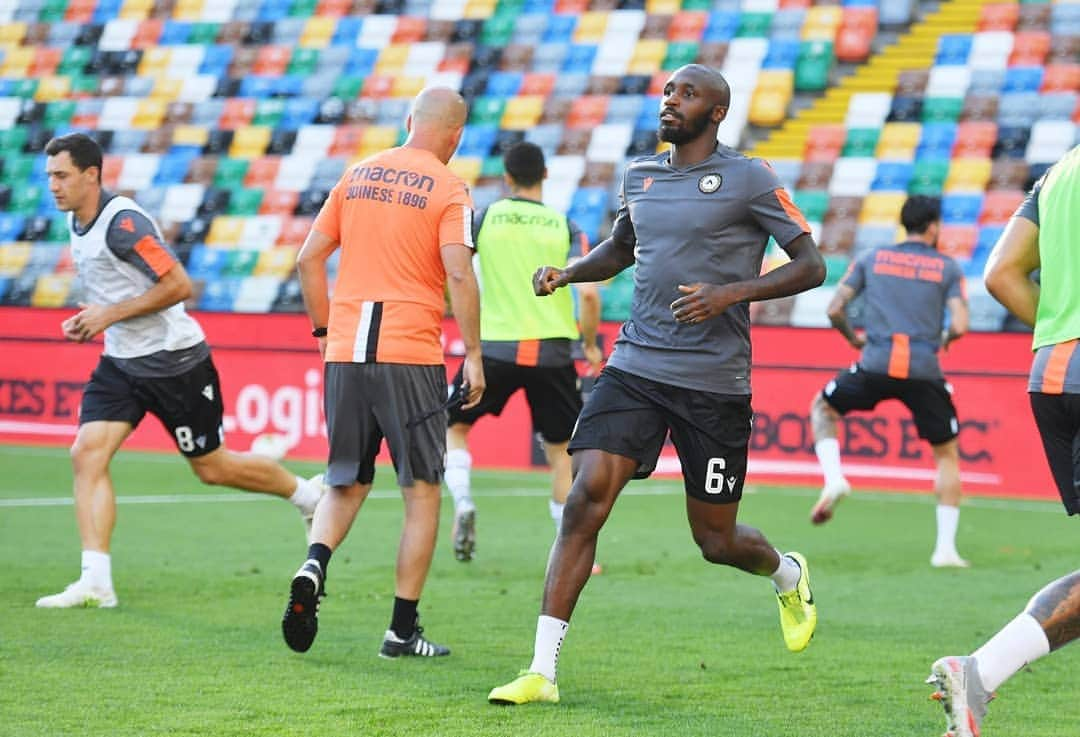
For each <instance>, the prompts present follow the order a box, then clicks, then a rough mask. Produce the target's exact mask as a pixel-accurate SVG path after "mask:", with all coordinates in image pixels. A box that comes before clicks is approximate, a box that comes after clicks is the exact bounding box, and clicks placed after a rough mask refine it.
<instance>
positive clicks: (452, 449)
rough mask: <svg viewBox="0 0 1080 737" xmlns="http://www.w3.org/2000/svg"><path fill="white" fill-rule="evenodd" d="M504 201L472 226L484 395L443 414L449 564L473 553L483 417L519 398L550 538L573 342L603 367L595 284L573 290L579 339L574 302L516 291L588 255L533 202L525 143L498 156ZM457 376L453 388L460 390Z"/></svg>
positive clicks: (573, 409) (571, 228) (562, 467)
mask: <svg viewBox="0 0 1080 737" xmlns="http://www.w3.org/2000/svg"><path fill="white" fill-rule="evenodd" d="M503 162H504V164H505V167H506V174H505V178H506V183H507V185H508V186H509V188H510V196H509V197H507V198H505V199H501V200H498V201H497V202H494V203H492V204H491V205H490V206H489V207H488V208H487V209H486V210H485V211H484V212H482V213H481V214H480V216H479V217H477V218H476V220H475V222H474V223H473V237H474V239H475V241H476V252H477V262H478V266H479V279H480V284H481V291H480V306H481V310H480V315H481V317H480V345H481V349H482V352H483V362H484V377H485V379H486V380H487V388H486V389H485V391H484V399H483V400H482V401H481V402H480V404H478V405H477V406H475V407H473V408H472V409H468V410H463V409H459V408H454V409H451V410H450V427H449V428H448V430H447V433H446V448H447V450H446V485H447V487H448V488H449V489H450V493H451V495H452V496H453V499H454V535H453V537H454V555H455V557H456V558H457V559H458V560H460V561H468V560H472V555H473V550H474V548H475V546H476V505H475V504H474V502H473V500H472V496H471V494H470V489H469V469H470V466H471V465H472V456H470V455H469V448H468V437H469V430H470V429H471V428H472V426H473V424H474V423H475V422H476V421H477V420H478V419H480V418H481V417H484V416H485V415H499V414H500V413H501V412H502V410H503V407H505V406H506V402H507V401H508V400H509V399H510V397H511V396H513V394H514V393H515V392H516V391H518V390H519V389H524V390H525V398H526V400H527V401H528V403H529V411H530V413H531V414H532V419H533V425H534V426H535V427H536V428H537V429H538V430H539V433H540V437H541V439H542V440H543V442H544V453H545V455H546V456H547V461H548V465H549V466H551V477H552V488H551V501H550V502H549V509H550V511H551V518H552V519H553V520H554V521H555V529H556V531H558V529H559V523H560V522H561V521H562V512H563V505H564V504H565V503H566V495H567V493H569V491H570V456H569V455H568V454H567V452H566V445H567V443H568V442H569V440H570V433H571V431H573V429H574V422H575V421H576V420H577V416H578V413H579V412H581V390H580V388H579V383H580V382H579V380H578V375H577V369H576V368H575V367H574V360H573V358H571V349H572V344H573V343H574V342H575V341H577V340H578V339H579V338H581V341H582V349H583V351H584V354H585V358H586V359H587V360H588V362H589V364H590V366H591V368H592V370H593V371H599V370H600V364H601V362H602V360H603V355H602V354H601V351H600V347H599V346H598V345H597V344H596V326H597V324H599V322H600V296H599V290H597V288H596V285H595V284H581V285H579V286H578V294H579V296H580V298H581V330H580V332H579V331H578V323H577V320H576V319H575V317H574V299H573V296H572V295H571V294H570V292H568V291H566V292H561V293H559V294H556V295H554V296H553V297H552V298H550V299H542V298H540V297H537V296H536V295H533V294H530V293H529V292H527V291H524V290H523V289H522V288H521V287H522V285H523V284H528V283H529V281H530V280H531V279H532V275H533V272H535V271H536V269H537V268H538V267H540V266H542V265H544V264H546V263H560V264H566V263H567V261H568V259H572V258H579V257H581V256H583V255H584V254H585V253H587V252H588V250H589V242H588V238H587V237H586V235H585V234H584V233H582V232H581V230H580V229H579V228H578V227H577V226H576V225H575V224H574V223H573V222H571V221H570V220H568V219H567V218H566V216H564V215H562V214H561V213H559V212H557V211H555V210H553V209H552V208H550V207H547V206H546V205H544V204H543V203H542V202H541V199H542V195H543V181H544V178H545V177H546V176H547V168H546V167H545V164H544V152H543V151H542V150H541V149H540V147H539V146H537V145H536V144H533V143H527V142H522V143H518V144H516V145H514V146H513V147H512V148H510V149H509V150H508V151H507V152H506V154H505V155H504V156H503ZM461 382H462V372H461V371H458V374H457V377H456V378H455V379H454V386H455V387H460V386H461Z"/></svg>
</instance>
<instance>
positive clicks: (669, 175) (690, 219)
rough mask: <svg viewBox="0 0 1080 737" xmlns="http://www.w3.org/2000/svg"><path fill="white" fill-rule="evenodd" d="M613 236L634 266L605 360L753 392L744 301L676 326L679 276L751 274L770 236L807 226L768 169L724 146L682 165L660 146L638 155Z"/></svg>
mask: <svg viewBox="0 0 1080 737" xmlns="http://www.w3.org/2000/svg"><path fill="white" fill-rule="evenodd" d="M620 199H621V204H620V207H619V210H618V212H617V213H616V216H615V224H614V226H613V227H612V234H611V237H612V239H613V240H614V241H615V242H616V243H618V244H620V245H622V246H623V247H625V248H632V249H633V251H634V258H635V260H636V265H637V268H636V270H635V272H634V297H633V303H632V305H631V308H630V319H629V320H627V321H626V322H625V323H624V324H623V326H622V329H621V330H620V331H619V337H618V339H617V340H616V341H615V351H614V353H612V355H611V358H610V360H609V362H608V363H609V364H610V365H611V366H614V367H615V368H618V369H621V370H623V371H626V372H627V373H631V374H635V375H637V376H641V377H644V378H647V379H652V380H654V381H659V382H663V383H665V384H671V385H673V386H679V387H684V388H687V389H696V390H702V391H709V392H716V393H719V394H736V395H748V394H750V308H749V305H747V304H746V303H741V304H736V305H733V306H731V307H729V308H728V309H727V310H726V311H725V312H724V313H723V314H722V315H718V316H716V317H714V318H712V319H709V320H705V321H703V322H700V323H697V324H696V325H680V324H678V323H676V322H675V318H674V316H673V315H672V313H671V303H672V302H674V301H675V300H676V299H678V298H679V297H681V296H683V294H682V293H681V292H680V291H679V290H678V286H679V285H680V284H684V285H690V284H694V283H697V282H702V283H706V284H728V283H731V282H736V281H745V280H749V279H754V278H757V277H758V276H759V275H760V273H761V262H762V258H763V257H764V254H765V246H766V244H767V243H768V240H769V236H770V235H772V236H773V237H774V238H775V239H776V242H777V243H779V244H780V245H782V246H785V245H787V244H789V243H791V241H793V240H795V239H796V238H797V237H799V236H800V235H802V234H803V233H809V232H810V227H809V226H808V225H807V223H806V220H805V219H804V218H803V216H802V214H801V213H800V212H799V211H798V209H797V208H796V207H795V205H794V204H792V202H791V198H790V197H789V196H788V194H787V192H786V191H785V190H784V189H783V185H781V184H780V180H779V179H778V178H777V176H776V174H775V173H774V172H773V170H772V169H771V168H770V167H769V166H768V164H766V163H765V162H764V161H762V160H761V159H751V158H748V157H746V156H744V155H743V154H741V153H739V152H738V151H735V150H734V149H731V148H729V147H727V146H724V145H722V144H721V145H718V146H717V148H716V151H715V152H714V153H713V154H712V155H711V156H709V157H708V158H707V159H705V160H704V161H701V162H699V163H697V164H694V165H692V166H689V167H686V168H684V169H677V168H675V167H674V166H672V165H671V163H670V160H669V155H668V153H667V152H664V153H662V154H657V155H655V156H648V157H645V158H641V159H636V160H634V161H633V162H631V163H630V164H629V165H628V166H627V168H626V172H625V174H624V175H623V181H622V193H621V197H620Z"/></svg>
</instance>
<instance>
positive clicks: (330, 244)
mask: <svg viewBox="0 0 1080 737" xmlns="http://www.w3.org/2000/svg"><path fill="white" fill-rule="evenodd" d="M337 247H338V242H337V241H336V240H335V239H333V238H331V237H330V236H328V235H326V234H325V233H322V232H321V231H318V230H315V229H312V230H311V232H309V233H308V235H307V238H305V239H304V245H303V246H301V247H300V253H298V254H297V255H296V273H297V276H298V277H299V279H300V293H301V294H302V295H303V297H304V309H305V310H307V315H308V319H310V320H311V326H312V328H325V327H326V326H327V324H328V322H329V320H330V287H329V279H328V278H327V275H326V260H327V259H328V258H330V254H332V253H333V252H334V250H335V249H336V248H337ZM318 340H319V353H320V354H322V355H325V354H326V337H325V336H323V337H320V338H319V339H318Z"/></svg>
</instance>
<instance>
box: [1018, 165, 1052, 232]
mask: <svg viewBox="0 0 1080 737" xmlns="http://www.w3.org/2000/svg"><path fill="white" fill-rule="evenodd" d="M1044 181H1046V175H1045V174H1043V175H1042V176H1041V177H1039V181H1037V182H1035V186H1034V187H1032V188H1031V191H1030V192H1028V195H1027V197H1025V198H1024V201H1023V202H1021V203H1020V207H1018V208H1016V212H1015V213H1013V217H1014V218H1024V219H1025V220H1030V221H1031V222H1033V223H1035V224H1036V225H1038V224H1039V193H1040V192H1041V191H1042V186H1043V182H1044Z"/></svg>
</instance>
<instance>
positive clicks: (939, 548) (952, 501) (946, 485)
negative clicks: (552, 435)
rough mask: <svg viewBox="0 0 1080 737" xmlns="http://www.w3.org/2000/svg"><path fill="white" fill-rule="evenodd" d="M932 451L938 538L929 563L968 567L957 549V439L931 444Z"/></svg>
mask: <svg viewBox="0 0 1080 737" xmlns="http://www.w3.org/2000/svg"><path fill="white" fill-rule="evenodd" d="M930 447H931V448H932V449H933V451H934V465H935V466H936V467H937V473H936V474H935V476H934V493H935V494H937V509H936V510H935V516H936V518H937V537H936V542H935V543H934V553H933V555H931V556H930V563H931V565H933V566H934V567H935V568H943V567H952V568H967V567H968V565H969V564H968V562H967V561H966V560H964V559H963V558H961V557H960V553H959V552H957V550H956V531H957V528H958V527H959V526H960V451H959V448H958V447H957V441H956V439H955V438H954V439H952V440H947V441H945V442H944V443H938V444H936V445H931V446H930Z"/></svg>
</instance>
